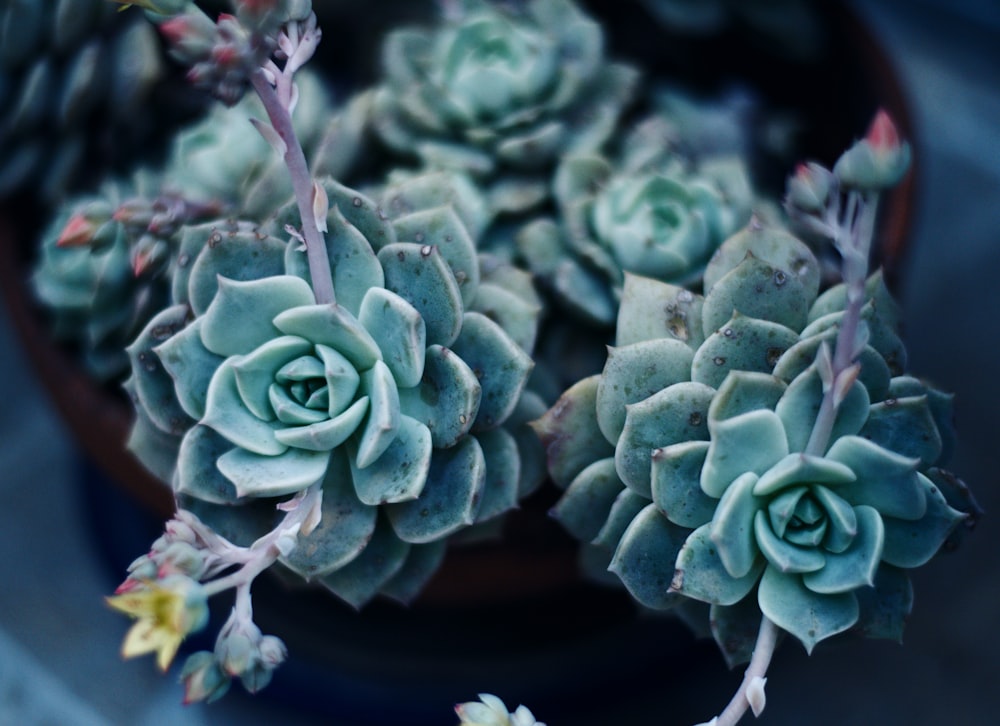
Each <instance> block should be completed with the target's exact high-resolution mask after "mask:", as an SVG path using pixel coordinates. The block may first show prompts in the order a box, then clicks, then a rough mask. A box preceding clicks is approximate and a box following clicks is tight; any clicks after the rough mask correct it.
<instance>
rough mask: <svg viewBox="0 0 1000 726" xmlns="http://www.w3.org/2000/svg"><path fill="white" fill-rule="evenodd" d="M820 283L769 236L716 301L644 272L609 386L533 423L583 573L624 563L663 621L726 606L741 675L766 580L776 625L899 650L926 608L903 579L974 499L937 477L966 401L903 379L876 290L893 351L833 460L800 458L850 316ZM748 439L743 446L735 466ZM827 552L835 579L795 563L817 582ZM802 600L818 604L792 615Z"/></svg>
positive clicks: (760, 232) (575, 391)
mask: <svg viewBox="0 0 1000 726" xmlns="http://www.w3.org/2000/svg"><path fill="white" fill-rule="evenodd" d="M747 253H750V254H747ZM818 278H819V269H818V263H817V261H816V259H815V257H814V256H813V255H812V254H811V253H810V252H809V250H808V248H807V247H806V246H805V245H804V244H803V243H801V242H799V241H798V240H795V238H793V237H791V236H790V235H787V234H786V233H781V232H777V231H774V230H766V229H763V228H757V227H754V226H751V227H750V228H748V229H747V230H745V231H744V232H743V233H741V234H739V235H736V236H735V237H733V238H731V239H730V240H728V241H727V242H726V244H725V245H723V247H722V248H721V249H720V252H719V253H718V254H717V255H716V256H715V258H713V261H712V263H711V264H710V265H709V267H708V269H707V271H706V275H705V285H706V288H707V290H708V292H707V294H706V296H705V297H702V296H699V295H695V294H693V293H691V292H689V291H687V290H683V289H681V288H677V287H675V286H672V285H669V284H666V283H662V282H659V281H655V280H651V279H648V278H640V277H636V276H630V275H627V276H626V283H625V289H624V296H623V303H622V307H621V310H620V314H619V320H618V323H619V325H618V331H617V335H618V338H617V345H616V346H615V347H613V348H611V349H610V350H609V355H608V360H607V363H606V364H605V367H604V370H603V372H602V373H601V374H600V375H596V376H592V377H589V378H587V379H584V380H582V381H580V382H579V383H577V384H576V385H574V386H572V387H571V388H570V389H569V390H568V391H566V393H564V394H563V396H562V397H561V398H560V399H559V401H558V402H557V403H556V404H555V406H553V408H552V409H550V410H549V412H547V413H546V415H545V416H544V417H543V418H542V419H541V420H540V421H539V422H538V423H537V424H536V428H537V430H538V431H539V433H540V435H541V436H542V438H543V440H544V442H545V444H546V447H547V452H548V464H549V471H550V474H551V475H552V478H553V480H554V481H555V482H556V484H557V485H559V486H560V487H562V488H564V489H565V492H564V494H563V496H562V498H561V499H560V501H559V502H558V503H557V505H556V507H555V508H554V515H555V516H556V518H557V519H558V520H559V521H560V522H561V523H562V524H563V525H564V526H565V527H566V529H567V530H568V531H569V532H570V533H571V534H573V535H574V536H575V537H577V538H578V539H580V540H581V541H583V542H586V543H589V545H588V547H587V548H585V551H584V564H585V565H586V566H588V567H589V568H591V569H592V570H596V569H601V568H604V567H609V566H610V568H609V569H610V570H611V571H612V572H613V573H614V574H615V575H616V576H617V578H619V579H620V581H621V582H622V583H623V584H624V585H625V586H626V587H627V588H628V590H629V591H630V593H631V594H632V595H633V596H634V597H635V598H636V600H638V601H639V602H640V603H642V604H643V605H645V606H647V607H651V608H656V609H674V610H676V609H677V608H682V609H685V608H690V606H691V604H692V603H693V602H710V603H712V614H711V622H712V624H713V628H714V631H715V635H716V638H717V640H718V641H719V644H720V647H722V649H723V651H724V652H725V653H726V655H727V658H729V659H730V661H731V662H738V661H740V660H742V659H745V658H747V657H749V652H750V649H751V648H752V645H753V642H754V637H755V634H756V628H757V626H758V625H759V622H760V609H759V608H758V606H757V605H756V602H755V601H754V600H753V598H752V597H751V598H748V597H747V596H748V595H750V594H752V593H755V592H758V583H759V582H761V581H762V580H761V578H762V577H763V576H764V573H765V572H768V573H770V574H767V575H766V581H767V585H766V587H765V586H764V585H761V586H760V588H759V590H760V591H761V592H764V593H767V594H765V595H764V596H763V597H766V598H767V605H764V604H763V601H762V607H764V608H765V613H766V614H768V615H769V617H771V616H773V617H772V619H774V620H775V622H777V624H778V625H779V626H781V627H782V628H785V629H786V630H789V631H791V632H793V633H794V634H795V635H796V636H798V637H800V638H801V639H802V640H803V642H804V643H806V644H807V646H808V647H810V648H811V646H812V645H813V644H814V643H815V642H817V641H818V640H820V639H822V638H823V637H826V636H828V635H831V634H833V633H834V632H839V630H842V629H846V628H848V627H852V626H856V627H858V629H860V630H862V631H863V632H865V633H866V634H868V635H872V636H876V637H894V638H898V637H899V634H900V629H901V627H902V616H903V615H905V614H906V612H907V611H908V608H909V604H910V594H909V593H910V586H909V581H908V579H907V577H906V575H905V573H904V572H903V568H906V567H913V566H918V565H919V564H922V563H923V562H924V561H926V559H927V558H929V557H930V556H931V555H933V554H934V552H936V551H937V550H938V549H939V548H940V546H941V544H942V542H943V541H944V540H945V538H946V537H947V536H948V534H949V532H951V530H952V528H953V527H954V525H955V524H956V522H958V521H959V520H960V519H962V518H963V517H964V515H962V514H959V513H958V512H957V511H955V510H954V509H952V508H951V507H949V506H948V504H947V503H946V501H945V497H946V496H947V497H948V499H949V501H951V500H952V499H954V500H955V501H956V502H960V501H961V499H962V497H961V496H952V494H955V493H958V492H960V491H961V487H958V488H953V487H951V486H950V485H949V484H948V483H947V482H948V480H949V476H950V475H948V474H947V472H944V471H943V470H941V469H940V468H939V467H940V466H941V465H942V464H943V463H944V460H945V457H946V456H947V453H948V449H949V448H950V445H949V443H948V442H949V441H950V438H951V434H950V427H949V418H950V399H949V398H948V397H947V396H945V395H943V394H940V393H938V392H936V391H934V390H933V389H931V388H929V387H928V386H926V385H925V384H923V383H922V382H920V381H918V380H917V379H914V378H911V377H907V376H902V375H896V376H892V375H891V374H890V372H889V369H890V364H889V362H887V360H886V358H885V354H884V353H883V352H882V351H894V356H895V357H894V360H895V361H896V362H901V361H902V360H904V359H905V358H904V356H903V355H902V354H900V353H899V351H898V349H897V347H896V344H897V343H898V337H895V336H894V335H889V332H890V331H891V329H892V327H893V325H892V322H893V320H894V309H893V308H892V307H891V306H890V305H889V300H888V298H887V297H886V296H887V295H888V293H887V292H885V290H884V285H882V283H881V279H880V277H878V276H875V277H873V279H872V280H871V281H870V283H869V295H870V302H869V304H868V306H867V308H866V310H867V311H868V312H867V316H868V324H869V328H870V329H871V330H872V331H875V332H873V334H872V335H871V337H870V340H871V342H872V343H873V344H874V345H876V346H878V348H879V350H877V349H876V348H874V347H872V346H868V347H866V349H865V353H863V355H862V369H861V375H860V376H859V381H858V382H857V383H856V384H855V386H854V388H853V389H852V391H851V393H850V395H849V396H848V397H847V399H846V401H845V403H844V406H843V408H842V411H841V414H840V417H839V418H838V421H837V424H836V426H835V428H834V436H833V438H832V439H831V444H830V446H829V447H828V448H827V449H826V450H825V451H824V452H822V455H812V454H810V455H805V454H803V452H804V450H805V448H806V444H807V441H808V437H809V434H810V432H811V430H812V426H813V422H814V419H815V412H816V410H817V409H818V406H819V400H820V397H821V395H822V387H821V383H820V380H819V377H818V374H817V373H816V369H815V366H814V365H813V361H815V358H816V351H817V349H818V348H819V344H820V343H821V342H822V341H823V340H826V339H827V338H828V336H829V335H830V334H831V333H833V332H835V329H836V325H837V323H838V321H839V316H840V315H842V312H838V306H839V305H840V304H842V301H843V294H842V291H839V290H837V289H834V290H833V291H831V292H828V293H825V294H824V295H823V296H820V297H819V299H817V290H818ZM878 311H881V313H878ZM744 425H745V426H746V427H747V428H746V429H744V428H743V426H744ZM733 437H741V438H739V439H738V441H739V444H738V448H737V449H735V450H731V448H730V447H731V446H732V442H733V441H735V440H737V439H735V438H733ZM838 442H840V443H838ZM740 477H743V478H742V479H741V478H740ZM782 477H783V478H782ZM723 480H724V481H725V484H724V485H723V484H720V481H723ZM870 480H875V483H874V484H871V485H868V486H863V484H861V483H858V482H862V483H864V482H868V481H870ZM760 481H763V482H764V483H763V484H759V482H760ZM737 484H738V485H739V486H738V487H737ZM758 484H759V488H756V489H755V487H757V486H758ZM789 492H791V493H789ZM949 492H951V494H949ZM737 494H739V496H737ZM833 495H836V497H839V499H835V498H834V496H833ZM894 495H898V496H899V497H901V498H902V499H901V501H904V500H905V501H904V503H903V504H899V503H898V502H896V501H895V500H893V499H892V496H894ZM880 497H881V498H880ZM842 502H846V503H847V505H843V504H842ZM956 506H958V504H956ZM855 509H858V511H855ZM848 510H849V511H848ZM757 512H763V513H762V514H761V515H760V517H758V516H757V514H756V513H757ZM772 512H773V513H774V514H773V517H772ZM796 516H797V517H798V520H795V524H794V526H793V525H792V524H790V522H792V521H793V518H794V517H796ZM838 517H839V519H838ZM734 518H735V519H734ZM758 519H759V520H760V522H759V523H758V522H757V520H758ZM876 519H877V522H876V521H875V520H876ZM713 522H715V523H716V524H714V525H713ZM824 522H825V523H824ZM873 522H874V523H873ZM859 523H860V524H859ZM838 527H839V529H838ZM755 528H759V530H760V532H759V533H758V532H757V529H755ZM820 530H822V532H821V531H820ZM827 532H835V533H834V534H829V535H827V534H826V533H827ZM847 533H850V537H851V538H850V541H847V540H848V538H847ZM725 538H730V539H725ZM810 538H818V541H817V543H815V544H812V545H810V544H809V543H810V542H811V541H812V540H811V539H810ZM758 539H759V540H760V542H761V543H762V544H757V542H758ZM751 540H752V546H751V544H746V543H747V542H751ZM731 542H742V543H744V544H745V545H746V547H745V548H744V550H742V551H741V554H739V555H733V556H732V558H733V559H732V561H731V562H730V564H731V565H732V570H731V571H730V570H725V569H724V568H723V569H724V572H720V571H718V568H719V567H722V562H723V561H722V560H721V559H720V558H719V557H718V556H717V554H716V555H713V553H718V552H720V551H721V549H722V548H724V547H726V546H729V547H730V550H733V548H734V547H735V545H732V544H731ZM719 543H722V544H719ZM823 547H827V548H828V549H829V550H830V552H831V553H832V554H830V555H829V557H828V556H827V555H825V554H824V555H823V557H824V559H823V567H825V565H826V563H827V562H830V563H831V565H830V569H829V571H827V572H826V573H825V574H808V575H807V574H806V572H805V571H804V570H799V571H797V572H795V571H793V570H794V567H795V565H794V564H791V565H789V562H791V561H792V559H791V558H792V555H795V556H801V558H811V559H809V562H811V563H812V564H811V565H810V567H813V569H812V570H810V572H819V571H820V570H821V569H823V567H818V566H815V565H816V563H817V562H818V561H819V559H818V557H817V556H816V555H817V554H822V552H820V549H822V548H823ZM876 550H877V553H876ZM801 551H805V552H806V554H801ZM823 552H826V550H823ZM790 553H791V554H790ZM810 553H811V554H810ZM712 556H715V559H714V560H713V559H712ZM727 557H728V555H727ZM740 557H742V559H741V560H739V563H740V564H739V566H737V565H735V564H732V563H733V562H736V560H737V559H739V558H740ZM768 557H771V558H773V561H774V562H775V563H777V564H774V565H773V566H772V565H770V564H766V563H771V561H772V560H771V559H768ZM782 557H784V558H785V559H782ZM795 561H798V560H795ZM803 561H804V560H803ZM675 564H676V566H677V569H678V571H683V575H678V576H677V577H676V578H675ZM800 566H801V567H805V565H800ZM712 567H715V568H716V569H715V570H713V569H711V568H712ZM782 567H784V568H785V571H782V569H781V568H782ZM789 567H791V568H792V569H789ZM768 568H770V569H768ZM775 573H777V574H775ZM796 578H797V579H796ZM859 578H865V581H864V582H863V583H861V582H860V580H859ZM872 578H874V582H875V588H874V589H866V588H867V586H868V585H870V584H872V583H871V581H872ZM807 581H808V582H809V583H811V584H812V585H813V586H814V587H815V588H816V590H815V591H814V590H812V589H809V587H808V586H807ZM788 583H791V584H788ZM831 583H832V584H831ZM793 586H794V587H795V588H797V589H796V590H794V591H789V592H787V593H786V592H784V590H783V591H782V595H781V596H774V595H773V593H774V592H775V589H776V588H778V587H781V588H785V589H787V588H790V587H793ZM767 588H771V589H770V590H768V589H767ZM824 588H825V589H824ZM859 588H860V589H859ZM855 591H857V592H855ZM804 593H805V594H804ZM808 593H813V595H814V597H812V599H809V595H808ZM793 596H798V600H796V601H795V602H797V604H798V605H797V607H798V606H801V607H798V609H795V608H794V607H791V606H789V607H787V608H786V609H785V610H780V609H779V608H780V603H781V602H783V600H782V597H785V598H786V600H784V601H785V602H792V600H788V598H792V597H793ZM859 601H860V605H859ZM814 606H815V607H814ZM810 608H811V609H810ZM824 608H826V610H824ZM824 613H827V614H824ZM852 613H853V617H848V616H851V615H852ZM859 613H860V614H859ZM704 615H707V613H703V617H704ZM797 618H798V619H797ZM810 618H812V620H810ZM816 618H819V620H816ZM824 618H825V619H824ZM838 618H839V619H838ZM847 620H850V622H846V621H847ZM806 622H809V623H810V624H809V625H807V626H803V623H806ZM817 623H819V624H817ZM844 623H846V624H844ZM841 626H843V627H841ZM810 630H812V631H813V632H812V633H810V632H809V631H810Z"/></svg>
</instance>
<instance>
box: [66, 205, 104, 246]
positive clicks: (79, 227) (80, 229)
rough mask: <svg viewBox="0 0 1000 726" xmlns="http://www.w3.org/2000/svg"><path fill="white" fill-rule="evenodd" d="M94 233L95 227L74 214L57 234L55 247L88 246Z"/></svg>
mask: <svg viewBox="0 0 1000 726" xmlns="http://www.w3.org/2000/svg"><path fill="white" fill-rule="evenodd" d="M95 232H97V225H95V224H94V223H93V222H92V221H90V220H89V219H87V218H86V217H85V216H84V215H82V214H80V213H77V214H74V215H73V216H72V217H70V218H69V221H68V222H66V226H65V227H63V230H62V232H60V233H59V238H58V239H57V240H56V247H82V246H83V245H86V244H90V243H91V242H92V241H93V240H94V233H95Z"/></svg>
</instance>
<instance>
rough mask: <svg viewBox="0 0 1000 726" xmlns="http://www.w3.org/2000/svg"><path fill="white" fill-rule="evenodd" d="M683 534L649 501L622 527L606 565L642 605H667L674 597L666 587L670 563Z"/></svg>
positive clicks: (664, 607) (669, 574) (667, 586)
mask: <svg viewBox="0 0 1000 726" xmlns="http://www.w3.org/2000/svg"><path fill="white" fill-rule="evenodd" d="M686 534H687V532H686V531H685V530H684V529H682V528H681V527H678V526H677V525H675V524H673V523H672V522H669V521H668V520H667V519H666V517H664V516H663V513H662V512H660V511H659V509H657V507H656V505H654V504H649V505H647V506H646V507H645V508H644V509H643V510H642V511H640V512H639V514H637V515H636V516H635V518H634V519H633V520H632V523H631V524H629V526H628V529H626V530H625V533H624V534H623V535H622V537H621V540H620V542H619V544H618V549H617V550H615V555H614V558H613V559H612V560H611V566H610V568H609V569H610V570H611V571H612V572H614V573H615V574H616V575H618V576H619V577H620V578H621V580H622V582H623V583H624V584H625V587H626V588H628V591H629V592H630V593H631V594H632V597H634V598H635V599H636V600H638V601H639V602H640V603H642V604H643V605H645V606H646V607H652V608H657V609H661V610H662V609H666V608H669V607H670V605H671V603H672V601H673V600H675V599H676V595H675V594H674V593H673V592H671V590H670V583H671V580H672V579H673V574H674V573H673V569H672V567H671V564H672V563H673V561H674V560H675V559H677V553H678V551H679V550H680V548H681V545H682V544H683V543H684V536H685V535H686Z"/></svg>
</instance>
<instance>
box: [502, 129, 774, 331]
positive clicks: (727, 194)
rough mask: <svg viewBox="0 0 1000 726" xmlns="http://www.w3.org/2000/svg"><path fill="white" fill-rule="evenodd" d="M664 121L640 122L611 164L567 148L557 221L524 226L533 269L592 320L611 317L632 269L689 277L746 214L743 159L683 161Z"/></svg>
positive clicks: (666, 278) (748, 193)
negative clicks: (568, 153) (572, 152)
mask: <svg viewBox="0 0 1000 726" xmlns="http://www.w3.org/2000/svg"><path fill="white" fill-rule="evenodd" d="M666 124H667V121H666V120H665V119H662V118H656V117H654V118H652V119H648V120H647V121H645V122H644V123H642V124H639V125H637V127H636V128H634V129H632V131H631V132H630V133H629V134H628V138H627V139H626V140H625V142H624V143H623V149H622V152H621V154H620V158H618V159H617V160H616V161H614V162H612V161H611V160H610V159H608V158H607V157H605V156H601V155H598V154H576V155H571V156H567V157H566V158H565V159H563V161H562V162H561V163H560V165H559V167H558V169H557V171H556V174H555V178H554V183H553V189H554V195H555V199H556V202H557V205H558V209H559V217H558V221H556V220H554V219H544V218H543V219H541V220H536V221H534V222H531V223H529V224H528V225H526V226H525V227H524V228H523V229H522V230H521V232H520V233H519V236H518V249H519V251H520V253H521V255H522V256H523V257H524V258H525V259H526V260H527V263H528V267H529V269H531V270H532V271H533V272H534V273H535V274H536V275H538V276H539V278H540V279H541V280H542V281H543V282H544V283H545V284H546V286H547V287H548V288H549V289H551V290H552V291H553V292H554V293H555V295H556V297H557V300H558V301H559V303H560V304H561V305H562V306H563V307H565V308H568V309H569V310H571V311H573V312H574V313H576V314H577V316H579V317H581V318H582V319H584V320H586V321H588V322H590V323H591V324H596V325H600V326H610V325H612V324H613V323H614V321H615V317H616V315H617V311H618V304H619V301H620V299H621V288H622V283H623V281H624V274H625V273H626V272H629V273H633V274H637V275H642V276H644V277H650V278H653V279H656V280H661V281H663V282H670V283H674V284H679V285H692V284H694V283H696V282H697V281H698V279H699V277H700V276H701V274H702V272H703V271H704V269H705V265H706V264H707V262H708V260H709V259H710V258H711V256H712V254H713V253H714V252H715V250H716V249H717V248H718V247H719V245H721V244H722V242H723V241H724V240H725V239H726V238H728V237H729V236H731V235H732V234H734V233H735V232H736V231H737V230H739V229H740V228H741V227H743V226H744V225H745V224H746V223H747V222H748V220H749V219H750V214H751V208H752V206H753V203H754V198H753V192H752V189H751V186H750V182H749V175H748V173H747V170H746V168H745V165H744V163H743V162H742V161H741V160H740V159H739V158H738V157H736V156H731V155H725V156H715V157H706V158H705V159H702V160H700V161H699V162H698V163H697V164H695V163H693V162H691V161H689V160H687V159H684V158H683V157H681V156H680V155H678V154H677V153H675V152H674V151H673V149H672V148H671V147H670V146H669V138H670V137H669V134H668V133H666V131H664V130H663V128H662V127H663V126H664V125H666ZM658 131H659V133H658Z"/></svg>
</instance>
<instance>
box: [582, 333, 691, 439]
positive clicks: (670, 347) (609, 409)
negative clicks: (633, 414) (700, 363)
mask: <svg viewBox="0 0 1000 726" xmlns="http://www.w3.org/2000/svg"><path fill="white" fill-rule="evenodd" d="M693 358H694V353H693V352H692V351H691V349H690V348H688V347H687V346H686V345H685V344H684V343H682V342H680V341H679V340H675V339H671V338H659V339H657V340H646V341H642V342H640V343H633V344H632V345H627V346H623V347H620V348H609V349H608V360H607V363H605V364H604V371H603V372H602V374H601V381H600V384H599V385H598V387H597V423H598V426H600V428H601V431H602V432H603V433H604V437H605V438H606V439H607V440H608V441H612V442H614V441H617V440H618V437H619V436H620V435H621V432H622V428H623V427H624V426H625V407H626V406H627V405H628V404H632V403H637V402H639V401H642V400H643V399H645V398H648V397H650V396H652V395H653V394H654V393H657V392H658V391H661V390H662V389H664V388H667V387H668V386H671V385H673V384H674V383H680V382H681V381H686V380H688V378H689V377H690V373H691V361H692V359H693Z"/></svg>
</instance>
